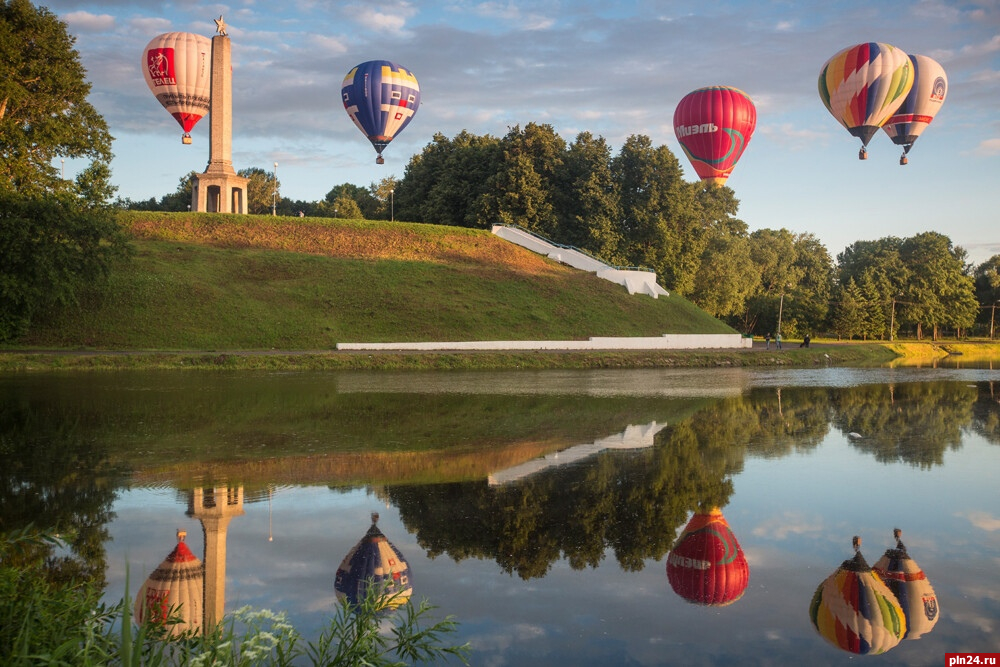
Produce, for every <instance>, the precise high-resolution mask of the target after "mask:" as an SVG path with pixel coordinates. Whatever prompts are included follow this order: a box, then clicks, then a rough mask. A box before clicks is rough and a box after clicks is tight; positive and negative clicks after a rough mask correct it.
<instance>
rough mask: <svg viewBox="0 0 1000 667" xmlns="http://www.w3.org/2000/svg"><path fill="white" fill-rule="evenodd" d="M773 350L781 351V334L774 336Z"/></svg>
mask: <svg viewBox="0 0 1000 667" xmlns="http://www.w3.org/2000/svg"><path fill="white" fill-rule="evenodd" d="M774 349H776V350H780V349H781V334H780V333H776V334H774Z"/></svg>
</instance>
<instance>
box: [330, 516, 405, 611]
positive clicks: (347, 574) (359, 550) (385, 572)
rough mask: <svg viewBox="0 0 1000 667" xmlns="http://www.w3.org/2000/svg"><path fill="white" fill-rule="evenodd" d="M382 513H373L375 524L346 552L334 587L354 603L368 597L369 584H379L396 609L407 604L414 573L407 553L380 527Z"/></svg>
mask: <svg viewBox="0 0 1000 667" xmlns="http://www.w3.org/2000/svg"><path fill="white" fill-rule="evenodd" d="M378 516H379V515H378V513H377V512H373V513H372V525H371V528H369V529H368V532H367V533H365V536H364V537H362V538H361V540H360V541H358V543H357V544H355V545H354V547H353V548H352V549H351V550H350V551H348V552H347V555H346V556H344V560H343V561H341V563H340V567H338V568H337V577H336V580H335V581H334V588H335V589H336V591H337V599H338V600H344V601H347V602H348V603H350V604H351V605H352V606H354V605H358V604H359V603H360V602H361V601H362V600H364V599H365V593H366V591H367V590H368V587H369V586H375V587H376V588H377V589H378V590H379V591H380V593H381V595H380V598H381V599H382V600H384V601H385V604H386V605H387V606H388V607H391V608H393V609H394V608H396V607H400V606H402V605H404V604H406V602H407V600H409V599H410V596H411V595H412V594H413V575H412V574H411V573H410V564H409V563H407V562H406V559H405V558H404V557H403V554H402V553H400V551H399V549H397V548H396V545H394V544H393V543H392V542H390V541H389V540H388V539H387V538H386V536H385V535H384V534H383V533H382V531H381V530H379V527H378ZM380 606H381V604H380Z"/></svg>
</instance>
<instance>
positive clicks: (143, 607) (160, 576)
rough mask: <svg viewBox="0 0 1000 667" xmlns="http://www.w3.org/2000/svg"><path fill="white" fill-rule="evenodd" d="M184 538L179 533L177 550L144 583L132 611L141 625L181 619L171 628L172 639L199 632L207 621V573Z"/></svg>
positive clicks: (183, 534)
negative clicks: (173, 618)
mask: <svg viewBox="0 0 1000 667" xmlns="http://www.w3.org/2000/svg"><path fill="white" fill-rule="evenodd" d="M185 537H187V533H186V532H185V531H183V530H178V531H177V546H176V547H174V550H173V551H171V552H170V554H169V555H168V556H167V557H166V558H165V559H164V561H163V562H162V563H160V565H159V567H157V568H156V569H155V570H153V573H152V574H150V575H149V578H148V579H146V581H145V583H143V585H142V587H141V588H140V589H139V593H138V594H137V595H136V596H135V605H134V607H133V613H134V618H135V621H136V623H139V624H142V623H147V622H149V623H166V622H167V620H168V619H169V618H172V616H171V615H173V616H174V617H175V616H178V615H179V616H180V618H181V619H182V621H181V622H180V623H171V625H170V626H169V628H168V632H169V633H170V634H171V635H179V634H181V633H183V632H187V631H195V632H199V631H200V630H201V628H202V622H203V621H204V606H203V605H204V591H205V569H204V568H203V567H202V563H201V561H200V560H199V559H198V558H197V557H196V556H195V555H194V554H193V553H191V550H190V549H188V546H187V544H185V542H184V538H185Z"/></svg>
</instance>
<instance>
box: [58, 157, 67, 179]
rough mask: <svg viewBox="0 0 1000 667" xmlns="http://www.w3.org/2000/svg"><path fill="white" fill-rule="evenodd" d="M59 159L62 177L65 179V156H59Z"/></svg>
mask: <svg viewBox="0 0 1000 667" xmlns="http://www.w3.org/2000/svg"><path fill="white" fill-rule="evenodd" d="M59 161H60V162H62V179H63V180H64V181H65V180H66V158H60V159H59Z"/></svg>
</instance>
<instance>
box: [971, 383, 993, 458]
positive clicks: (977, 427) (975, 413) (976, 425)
mask: <svg viewBox="0 0 1000 667" xmlns="http://www.w3.org/2000/svg"><path fill="white" fill-rule="evenodd" d="M972 430H973V431H975V432H976V433H978V434H979V435H981V436H983V438H985V439H986V441H987V442H990V443H993V444H994V445H1000V382H988V383H986V384H985V385H983V386H982V387H980V390H979V396H978V397H977V400H976V402H975V404H973V406H972Z"/></svg>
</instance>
